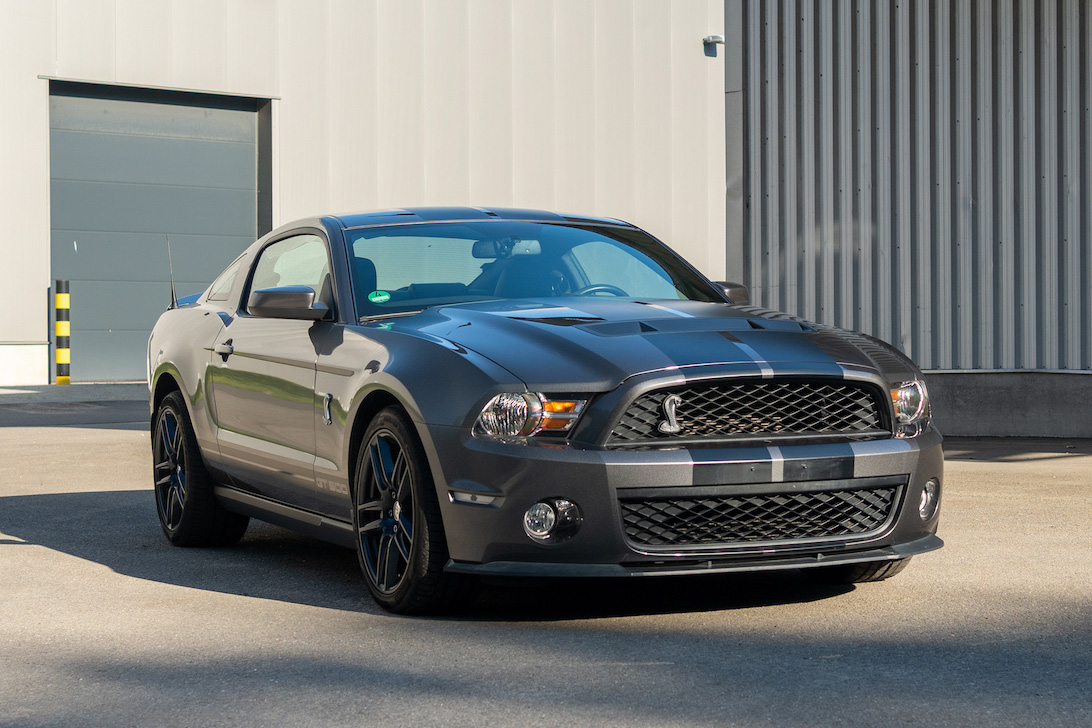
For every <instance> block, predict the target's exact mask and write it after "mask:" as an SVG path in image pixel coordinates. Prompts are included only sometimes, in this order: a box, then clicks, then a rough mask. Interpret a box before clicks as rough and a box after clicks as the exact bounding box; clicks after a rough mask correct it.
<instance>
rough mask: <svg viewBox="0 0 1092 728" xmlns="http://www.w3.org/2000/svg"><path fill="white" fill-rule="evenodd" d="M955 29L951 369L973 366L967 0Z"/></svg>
mask: <svg viewBox="0 0 1092 728" xmlns="http://www.w3.org/2000/svg"><path fill="white" fill-rule="evenodd" d="M953 10H954V15H955V27H954V28H953V30H954V32H953V34H952V38H953V41H954V43H953V46H952V55H953V59H952V60H953V63H954V65H955V75H954V79H955V83H954V85H953V88H952V92H953V93H952V95H953V97H954V98H953V107H954V111H955V118H954V122H955V128H954V129H953V136H954V137H955V162H956V170H955V174H956V178H955V185H953V187H952V210H953V212H954V214H955V240H954V241H953V243H954V247H955V249H954V250H953V254H954V255H953V260H952V263H953V265H954V266H955V275H954V276H953V278H954V279H955V284H956V290H955V310H954V311H953V312H952V314H953V321H952V328H953V334H954V338H955V340H954V341H953V342H952V343H953V346H952V350H953V352H952V358H953V362H954V366H960V367H973V366H974V338H975V337H974V330H975V326H974V322H973V316H974V313H975V310H974V284H975V273H976V271H975V269H974V265H973V252H974V245H975V237H974V204H975V189H974V156H973V155H974V145H973V142H972V137H971V131H972V129H973V128H974V110H973V107H972V101H973V99H974V94H973V90H974V80H973V79H974V75H973V74H972V73H971V69H972V66H973V64H974V55H973V49H972V45H971V44H972V39H971V29H972V26H971V6H970V0H959V1H958V2H957V3H955V4H954V6H953Z"/></svg>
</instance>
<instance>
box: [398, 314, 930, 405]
mask: <svg viewBox="0 0 1092 728" xmlns="http://www.w3.org/2000/svg"><path fill="white" fill-rule="evenodd" d="M381 325H383V326H384V328H390V329H392V330H400V331H403V332H405V333H416V334H418V335H424V336H428V337H438V338H441V339H444V340H446V341H447V342H450V343H451V344H452V345H455V346H458V347H464V348H466V349H470V350H473V351H475V352H477V353H478V354H481V355H482V356H485V357H487V358H489V359H491V360H493V361H494V362H496V363H497V364H499V365H500V366H502V367H504V368H505V369H507V370H508V371H510V372H512V373H513V374H514V375H515V376H517V377H519V378H520V379H521V380H522V381H524V382H525V383H526V384H527V386H528V387H529V388H531V389H532V390H550V391H572V392H579V391H606V390H609V389H612V388H614V387H615V386H617V385H618V384H619V383H621V382H622V381H624V380H625V379H627V378H629V377H632V376H635V375H640V374H646V373H650V372H658V371H668V370H677V369H682V368H686V367H699V366H700V367H710V366H713V367H716V366H719V367H720V368H722V369H728V370H731V371H733V372H735V373H740V374H753V375H755V376H775V375H791V374H807V375H822V376H837V377H841V376H844V375H845V370H846V368H850V369H856V370H865V371H870V372H877V373H879V374H880V375H881V376H883V377H884V378H885V379H886V380H887V381H891V382H895V381H903V380H906V379H912V378H914V376H915V372H916V369H915V368H914V366H913V364H911V363H910V361H909V360H908V359H906V357H904V356H903V355H902V354H900V353H899V352H897V351H895V350H894V349H892V348H891V347H888V346H887V345H886V344H883V343H882V342H879V341H877V340H875V339H872V338H870V337H866V336H864V335H862V334H855V333H851V332H846V331H842V330H840V329H835V328H833V327H826V326H819V325H816V324H811V323H808V322H804V321H801V320H800V319H795V318H793V317H790V316H787V315H785V314H780V313H777V312H774V311H767V310H764V309H759V308H753V307H743V306H734V305H731V304H726V303H704V302H698V301H660V300H657V301H650V302H641V301H634V300H630V299H606V298H590V297H586V296H585V297H570V298H550V299H548V300H546V301H534V300H506V301H491V302H483V303H474V304H460V305H456V306H441V307H436V308H432V309H428V310H426V311H424V312H422V313H420V314H417V315H415V316H410V317H406V318H402V319H395V320H393V321H390V322H388V323H385V324H381Z"/></svg>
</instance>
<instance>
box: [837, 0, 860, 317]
mask: <svg viewBox="0 0 1092 728" xmlns="http://www.w3.org/2000/svg"><path fill="white" fill-rule="evenodd" d="M835 12H836V13H837V25H838V30H837V33H836V36H837V39H836V40H835V48H837V51H838V63H837V68H838V70H837V84H838V91H837V98H838V100H839V103H838V104H836V105H835V113H836V114H837V118H836V121H835V124H836V128H837V134H838V144H837V152H836V154H835V157H836V160H837V169H836V170H835V171H836V174H837V184H838V208H837V212H836V215H837V240H836V241H834V244H835V245H836V246H837V250H838V268H837V272H836V278H835V283H834V293H835V296H836V300H837V309H836V310H835V312H834V316H833V320H834V323H835V325H837V326H842V327H845V328H853V301H854V298H855V294H854V290H853V258H854V256H853V242H854V241H853V228H854V223H855V221H854V218H853V194H852V189H853V172H854V168H853V133H852V130H853V122H854V118H853V96H854V94H853V6H852V4H851V0H838V5H837V10H836V11H835Z"/></svg>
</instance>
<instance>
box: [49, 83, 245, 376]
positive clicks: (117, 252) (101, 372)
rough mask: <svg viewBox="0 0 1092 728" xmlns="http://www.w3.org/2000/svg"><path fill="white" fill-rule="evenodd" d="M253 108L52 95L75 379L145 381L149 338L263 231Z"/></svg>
mask: <svg viewBox="0 0 1092 728" xmlns="http://www.w3.org/2000/svg"><path fill="white" fill-rule="evenodd" d="M256 104H257V102H255V101H253V100H249V99H233V98H224V99H217V98H215V97H208V96H204V95H201V96H193V97H189V96H187V95H183V94H167V93H156V92H139V91H134V90H129V89H116V90H103V87H87V88H85V87H83V86H81V85H78V84H57V83H55V84H54V85H53V87H52V88H51V95H50V184H51V228H52V230H51V258H52V277H53V278H55V279H68V280H69V281H70V291H71V305H72V308H71V319H72V336H71V355H72V365H71V372H72V380H73V381H81V380H82V381H111V380H113V381H118V380H134V379H143V378H144V377H145V373H146V365H145V359H146V356H147V354H146V349H147V342H148V334H149V332H150V331H151V329H152V326H153V325H154V324H155V321H156V319H157V318H158V317H159V315H160V314H161V313H162V312H163V310H164V309H165V308H166V307H167V305H168V304H169V302H170V284H169V272H168V266H167V249H166V243H165V236H166V234H168V233H169V234H170V241H171V251H172V254H173V258H174V279H175V288H176V290H177V292H178V295H179V296H180V297H181V296H183V295H186V294H189V293H196V292H200V291H202V290H204V288H205V287H207V285H208V284H209V282H210V281H211V280H212V279H213V278H215V276H216V274H217V273H219V272H220V271H221V270H222V269H223V268H224V267H225V266H226V265H227V264H228V263H230V262H231V261H232V260H233V259H234V258H235V256H237V255H238V254H239V253H240V252H241V251H242V250H244V249H245V248H246V246H247V245H249V244H250V243H252V242H253V241H254V240H255V239H256V237H257V234H258V192H257V189H258V173H257V170H258V151H259V150H258V136H259V134H258V113H257V106H256Z"/></svg>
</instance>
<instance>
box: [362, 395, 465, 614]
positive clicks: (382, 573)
mask: <svg viewBox="0 0 1092 728" xmlns="http://www.w3.org/2000/svg"><path fill="white" fill-rule="evenodd" d="M353 527H354V529H355V530H356V536H357V537H356V546H357V549H356V550H357V556H358V557H359V559H360V567H361V569H362V570H363V572H364V581H365V582H366V583H367V585H368V590H369V591H370V592H371V593H372V597H373V598H374V599H375V601H376V602H377V603H378V604H379V605H380V606H381V607H383V608H384V609H387V610H389V611H392V612H397V613H400V614H420V613H424V612H432V611H437V610H440V609H443V608H446V607H449V606H451V605H452V604H453V602H454V601H455V597H456V593H457V591H459V587H460V586H461V584H460V583H459V580H458V577H457V576H456V575H453V574H445V573H444V565H445V564H446V563H447V558H448V552H447V541H446V539H445V537H444V527H443V522H442V520H441V518H440V505H439V502H438V501H437V498H436V488H435V486H434V485H433V481H432V475H431V472H430V471H429V467H428V463H427V461H426V460H425V455H424V451H423V449H422V447H421V443H420V441H419V440H418V438H417V435H416V433H415V432H414V430H413V425H412V424H411V423H410V421H409V418H408V417H406V415H405V413H404V412H403V411H402V410H401V409H400V408H398V407H388V408H387V409H385V410H383V411H382V412H380V413H379V414H378V415H377V416H376V418H375V419H374V420H373V421H372V423H371V425H370V426H369V427H368V430H367V432H366V433H365V435H364V439H363V444H362V447H361V448H360V455H359V456H358V458H357V465H356V474H355V476H354V478H353Z"/></svg>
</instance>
